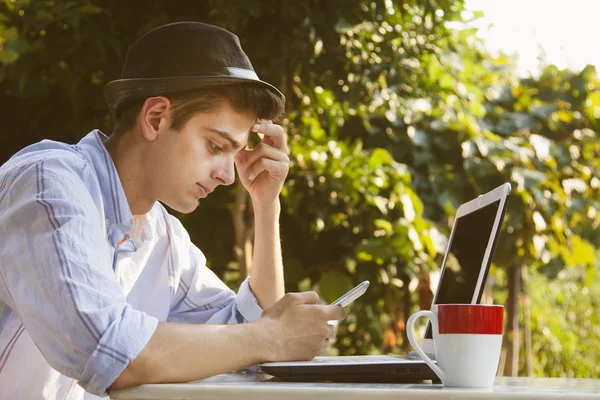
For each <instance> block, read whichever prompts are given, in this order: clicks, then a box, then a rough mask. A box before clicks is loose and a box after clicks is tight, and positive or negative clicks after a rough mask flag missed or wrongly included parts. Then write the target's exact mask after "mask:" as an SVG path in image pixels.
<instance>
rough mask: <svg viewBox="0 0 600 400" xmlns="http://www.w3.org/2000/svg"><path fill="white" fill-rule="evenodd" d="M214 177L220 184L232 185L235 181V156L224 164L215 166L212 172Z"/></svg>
mask: <svg viewBox="0 0 600 400" xmlns="http://www.w3.org/2000/svg"><path fill="white" fill-rule="evenodd" d="M212 178H213V179H214V180H215V181H217V182H218V184H219V185H224V186H229V185H231V184H232V183H233V182H234V181H235V167H234V163H233V157H231V160H227V162H226V163H224V165H221V166H219V167H217V168H215V169H214V170H213V173H212Z"/></svg>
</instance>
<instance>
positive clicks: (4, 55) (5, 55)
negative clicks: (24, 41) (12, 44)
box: [0, 48, 19, 65]
mask: <svg viewBox="0 0 600 400" xmlns="http://www.w3.org/2000/svg"><path fill="white" fill-rule="evenodd" d="M18 59H19V53H17V52H16V51H14V50H11V49H6V48H5V49H3V50H0V63H2V64H5V65H6V64H12V63H14V62H15V61H17V60H18Z"/></svg>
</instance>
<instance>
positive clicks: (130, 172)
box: [104, 132, 156, 216]
mask: <svg viewBox="0 0 600 400" xmlns="http://www.w3.org/2000/svg"><path fill="white" fill-rule="evenodd" d="M133 137H134V135H133V134H132V133H130V132H126V133H122V134H120V135H118V136H115V135H114V134H113V135H111V136H110V137H109V138H108V139H107V140H106V141H105V142H104V146H105V147H106V150H107V151H108V153H109V154H110V157H111V158H112V160H113V163H114V164H115V167H116V169H117V174H118V175H119V180H120V181H121V185H122V186H123V190H124V191H125V197H126V198H127V203H128V204H129V208H130V210H131V213H132V214H133V215H134V216H143V215H145V214H147V213H148V212H149V211H150V210H151V209H152V207H153V206H154V203H156V200H154V199H152V198H149V197H148V196H147V194H146V193H147V192H146V190H147V188H148V185H147V182H146V177H145V175H144V170H143V168H141V166H143V165H144V162H143V157H142V152H141V148H140V146H139V145H137V146H136V144H135V141H134V140H132V139H131V138H133Z"/></svg>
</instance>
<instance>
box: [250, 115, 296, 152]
mask: <svg viewBox="0 0 600 400" xmlns="http://www.w3.org/2000/svg"><path fill="white" fill-rule="evenodd" d="M250 131H252V132H256V133H262V134H263V135H265V136H268V137H270V138H271V140H272V141H273V146H274V147H277V148H278V149H281V150H284V151H285V152H286V153H287V152H288V151H289V149H288V147H287V135H286V133H285V130H284V129H283V127H282V126H281V125H277V124H274V123H272V122H271V121H267V120H264V119H263V120H260V121H257V122H256V123H255V124H254V125H252V127H251V128H250Z"/></svg>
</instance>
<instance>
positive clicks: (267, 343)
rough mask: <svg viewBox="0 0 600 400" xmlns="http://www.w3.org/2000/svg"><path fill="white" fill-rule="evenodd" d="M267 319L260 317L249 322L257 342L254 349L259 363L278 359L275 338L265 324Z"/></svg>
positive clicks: (254, 340)
mask: <svg viewBox="0 0 600 400" xmlns="http://www.w3.org/2000/svg"><path fill="white" fill-rule="evenodd" d="M265 325H266V321H265V320H264V319H259V320H257V321H254V322H250V323H248V328H249V329H250V330H251V336H252V338H253V342H254V343H255V346H254V351H255V352H256V354H255V357H256V358H257V359H258V363H261V362H269V361H275V360H277V351H276V349H275V346H274V342H275V340H274V338H273V336H272V334H270V331H271V330H270V329H268V327H266V326H265Z"/></svg>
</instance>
